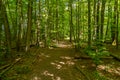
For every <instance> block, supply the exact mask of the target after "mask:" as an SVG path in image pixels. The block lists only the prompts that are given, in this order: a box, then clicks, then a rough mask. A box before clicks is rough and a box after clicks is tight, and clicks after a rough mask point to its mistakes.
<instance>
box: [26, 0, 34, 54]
mask: <svg viewBox="0 0 120 80" xmlns="http://www.w3.org/2000/svg"><path fill="white" fill-rule="evenodd" d="M32 5H33V1H32V0H29V2H28V23H27V33H26V52H27V51H28V50H29V48H30V39H31V28H32Z"/></svg>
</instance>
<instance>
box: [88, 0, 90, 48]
mask: <svg viewBox="0 0 120 80" xmlns="http://www.w3.org/2000/svg"><path fill="white" fill-rule="evenodd" d="M90 6H91V1H90V0H88V46H89V47H91V8H90Z"/></svg>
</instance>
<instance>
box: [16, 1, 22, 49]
mask: <svg viewBox="0 0 120 80" xmlns="http://www.w3.org/2000/svg"><path fill="white" fill-rule="evenodd" d="M18 5H19V6H18V14H19V23H18V34H17V43H16V46H17V51H19V50H20V46H21V39H22V38H21V31H22V24H23V13H22V12H23V11H22V0H18Z"/></svg>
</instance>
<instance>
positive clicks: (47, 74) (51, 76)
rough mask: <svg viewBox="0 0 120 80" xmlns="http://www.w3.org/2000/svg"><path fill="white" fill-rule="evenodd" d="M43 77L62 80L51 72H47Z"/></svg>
mask: <svg viewBox="0 0 120 80" xmlns="http://www.w3.org/2000/svg"><path fill="white" fill-rule="evenodd" d="M42 75H44V76H46V77H50V78H51V79H52V80H61V77H59V76H56V75H54V74H53V73H50V72H49V71H47V70H45V71H44V72H43V73H42Z"/></svg>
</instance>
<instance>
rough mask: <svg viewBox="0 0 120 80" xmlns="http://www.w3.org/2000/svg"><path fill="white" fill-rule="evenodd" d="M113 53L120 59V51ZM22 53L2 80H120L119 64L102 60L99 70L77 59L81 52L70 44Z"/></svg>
mask: <svg viewBox="0 0 120 80" xmlns="http://www.w3.org/2000/svg"><path fill="white" fill-rule="evenodd" d="M111 52H112V53H115V54H119V56H120V49H119V51H116V50H111ZM20 54H22V52H21V53H20ZM23 54H24V55H19V56H18V58H19V59H20V61H19V62H17V63H16V64H15V65H14V66H13V67H12V68H11V69H10V70H9V71H7V72H6V74H5V75H4V77H3V79H1V80H120V62H119V61H117V60H115V59H111V58H110V59H103V60H102V63H101V64H99V65H98V66H97V68H96V66H95V64H94V63H93V61H92V60H91V59H75V58H74V57H75V55H76V54H77V55H78V54H81V53H76V52H75V50H74V48H73V47H71V44H70V43H67V44H65V43H61V44H60V45H59V47H56V48H52V47H51V48H36V47H32V48H31V50H30V53H26V54H25V53H23ZM6 78H7V79H6Z"/></svg>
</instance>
